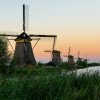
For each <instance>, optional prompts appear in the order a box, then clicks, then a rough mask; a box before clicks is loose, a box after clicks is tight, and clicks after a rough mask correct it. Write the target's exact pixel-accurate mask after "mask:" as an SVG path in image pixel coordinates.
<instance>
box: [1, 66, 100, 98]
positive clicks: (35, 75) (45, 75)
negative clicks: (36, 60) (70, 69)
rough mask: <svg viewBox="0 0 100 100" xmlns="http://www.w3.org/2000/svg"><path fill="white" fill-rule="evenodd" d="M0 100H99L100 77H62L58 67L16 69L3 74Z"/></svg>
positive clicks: (74, 75) (70, 75)
mask: <svg viewBox="0 0 100 100" xmlns="http://www.w3.org/2000/svg"><path fill="white" fill-rule="evenodd" d="M66 73H67V72H66ZM0 100H100V76H99V75H98V73H95V74H92V75H89V74H83V75H80V76H77V75H76V74H75V73H71V74H62V72H61V69H59V68H34V69H16V71H15V72H14V73H11V74H9V75H8V74H5V75H0Z"/></svg>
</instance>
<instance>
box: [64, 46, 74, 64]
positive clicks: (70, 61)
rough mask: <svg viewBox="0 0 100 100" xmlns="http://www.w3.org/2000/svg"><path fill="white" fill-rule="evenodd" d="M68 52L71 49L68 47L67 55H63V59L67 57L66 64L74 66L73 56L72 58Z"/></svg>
mask: <svg viewBox="0 0 100 100" xmlns="http://www.w3.org/2000/svg"><path fill="white" fill-rule="evenodd" d="M70 52H71V47H69V50H68V55H64V57H68V64H69V65H73V64H74V56H72V55H71V54H70Z"/></svg>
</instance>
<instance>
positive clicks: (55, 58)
mask: <svg viewBox="0 0 100 100" xmlns="http://www.w3.org/2000/svg"><path fill="white" fill-rule="evenodd" d="M55 42H56V40H55V38H54V42H53V47H52V50H45V51H44V52H47V53H51V61H50V62H49V63H50V64H51V65H55V66H56V65H58V64H60V63H61V60H62V59H61V55H60V54H61V52H60V51H58V50H55V49H54V46H55ZM49 63H48V65H49Z"/></svg>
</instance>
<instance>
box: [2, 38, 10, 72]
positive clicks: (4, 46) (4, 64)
mask: <svg viewBox="0 0 100 100" xmlns="http://www.w3.org/2000/svg"><path fill="white" fill-rule="evenodd" d="M9 58H10V56H9V52H8V43H7V39H6V37H5V36H0V72H2V73H4V72H6V71H7V70H8V66H7V64H8V62H9Z"/></svg>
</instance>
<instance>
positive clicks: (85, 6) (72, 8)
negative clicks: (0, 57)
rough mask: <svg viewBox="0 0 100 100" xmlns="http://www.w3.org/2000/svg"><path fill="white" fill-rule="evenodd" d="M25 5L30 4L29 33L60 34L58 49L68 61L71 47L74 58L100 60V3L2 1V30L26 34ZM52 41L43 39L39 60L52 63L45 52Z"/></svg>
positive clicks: (95, 0) (94, 0)
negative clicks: (23, 27)
mask: <svg viewBox="0 0 100 100" xmlns="http://www.w3.org/2000/svg"><path fill="white" fill-rule="evenodd" d="M23 3H25V4H27V5H29V30H28V31H27V33H28V34H54V35H57V41H56V45H55V49H57V50H60V51H61V55H62V58H63V59H64V60H66V58H64V57H63V55H67V53H68V48H69V46H70V47H71V54H72V55H73V56H75V57H77V52H78V51H80V56H81V57H83V58H86V57H87V58H88V59H90V60H91V61H98V62H99V61H100V46H99V43H100V0H0V31H10V32H17V33H18V34H20V33H21V32H22V31H23V30H22V4H23ZM52 42H53V40H52V39H49V40H48V38H46V39H43V40H40V42H39V43H38V44H37V46H36V47H35V49H34V50H33V51H34V55H35V57H36V60H37V61H43V62H45V61H46V62H47V61H49V60H50V54H49V53H45V52H44V50H51V49H52ZM11 43H12V44H13V47H14V46H15V43H14V41H11ZM34 43H35V41H33V42H32V45H33V44H34Z"/></svg>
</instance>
